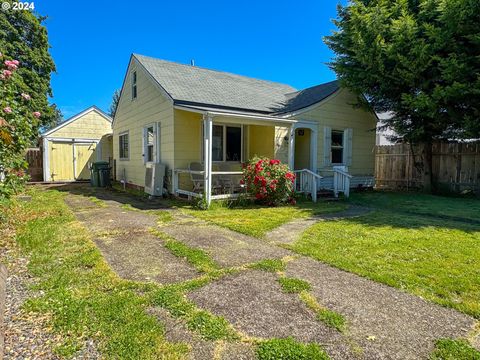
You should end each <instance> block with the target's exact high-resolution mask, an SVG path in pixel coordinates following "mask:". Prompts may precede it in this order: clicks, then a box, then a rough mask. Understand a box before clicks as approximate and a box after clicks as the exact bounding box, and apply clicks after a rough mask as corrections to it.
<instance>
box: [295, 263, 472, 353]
mask: <svg viewBox="0 0 480 360" xmlns="http://www.w3.org/2000/svg"><path fill="white" fill-rule="evenodd" d="M286 274H287V276H292V277H297V278H301V279H303V280H306V281H308V282H309V283H310V284H311V285H312V294H313V295H314V296H315V297H316V298H317V300H318V301H319V302H320V303H321V304H323V305H324V306H327V307H328V308H329V309H331V310H335V311H337V312H339V313H341V314H342V315H344V316H345V317H346V319H347V322H348V329H349V336H351V337H352V338H353V339H354V341H355V342H356V343H358V344H359V345H360V346H361V347H362V348H363V349H364V356H365V358H366V359H424V358H428V355H429V353H430V352H431V351H432V350H433V348H434V342H435V340H436V339H439V338H457V337H463V336H466V335H467V334H468V332H469V331H470V330H471V328H472V326H473V325H474V323H475V321H474V319H473V318H471V317H469V316H467V315H464V314H461V313H459V312H457V311H455V310H453V309H448V308H444V307H441V306H438V305H435V304H432V303H430V302H427V301H425V300H423V299H421V298H419V297H417V296H414V295H410V294H407V293H404V292H402V291H399V290H397V289H395V288H392V287H389V286H386V285H383V284H379V283H376V282H374V281H371V280H368V279H366V278H363V277H360V276H358V275H355V274H352V273H348V272H345V271H342V270H339V269H337V268H334V267H331V266H328V265H325V264H323V263H320V262H318V261H315V260H313V259H309V258H306V257H302V258H300V259H297V260H294V261H292V262H289V263H288V265H287V269H286Z"/></svg>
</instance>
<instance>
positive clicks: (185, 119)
mask: <svg viewBox="0 0 480 360" xmlns="http://www.w3.org/2000/svg"><path fill="white" fill-rule="evenodd" d="M175 111H176V116H175V121H176V123H175V144H176V145H175V167H174V169H173V173H172V192H173V194H174V195H175V196H187V197H188V198H204V200H205V202H206V204H207V205H210V203H211V202H212V201H213V200H218V199H232V198H237V197H239V196H240V195H241V194H244V193H245V192H246V189H245V187H244V186H243V185H242V184H241V179H242V163H245V162H247V161H248V160H249V159H251V158H253V157H255V156H259V157H268V158H275V159H279V160H280V161H282V163H287V164H288V165H289V167H290V169H292V170H294V171H295V173H296V176H297V178H296V191H297V192H302V193H305V194H308V195H309V196H311V198H312V200H313V201H316V200H317V189H318V188H319V186H320V184H321V180H322V179H323V177H322V176H320V175H319V174H318V173H317V158H318V147H317V139H318V128H317V127H318V125H317V123H315V122H313V121H312V122H307V121H298V120H296V119H292V118H282V117H275V116H263V115H250V114H244V113H225V112H219V111H212V110H208V111H207V110H200V109H192V108H186V107H176V110H175ZM299 132H300V133H302V134H303V135H305V134H308V136H302V137H301V138H299V137H298V133H299ZM177 138H178V141H177ZM296 139H297V141H296ZM347 175H348V174H347ZM341 176H342V180H343V181H344V182H346V181H348V180H344V176H343V175H341ZM344 185H346V184H343V185H342V186H344Z"/></svg>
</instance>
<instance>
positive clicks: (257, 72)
mask: <svg viewBox="0 0 480 360" xmlns="http://www.w3.org/2000/svg"><path fill="white" fill-rule="evenodd" d="M336 5H337V2H336V1H318V0H301V1H298V0H297V1H283V0H276V1H269V0H268V1H262V0H256V1H251V0H241V1H226V0H224V1H200V0H197V1H174V0H170V1H155V0H153V1H149V2H144V1H142V2H140V1H65V0H63V1H59V0H37V1H35V6H36V10H37V12H38V13H39V14H41V15H46V16H48V19H47V20H46V23H45V24H46V26H47V30H48V33H49V39H50V43H51V46H52V49H51V54H52V56H53V59H54V61H55V63H56V65H57V74H54V75H53V78H52V88H53V92H54V97H53V99H52V102H55V103H56V104H58V106H59V107H60V109H61V110H62V112H63V114H64V117H65V118H68V117H70V116H72V115H74V114H76V113H78V112H80V111H81V110H83V109H85V108H86V107H88V106H90V105H97V106H99V107H100V108H102V109H104V110H107V109H108V107H109V105H110V102H111V97H112V93H113V91H114V90H115V89H117V88H120V87H121V85H122V81H123V77H124V73H125V71H126V66H127V63H128V60H129V57H130V54H131V53H139V54H143V55H148V56H153V57H158V58H161V59H165V60H170V61H176V62H180V63H190V60H191V59H195V64H196V65H198V66H202V67H206V68H210V69H217V70H223V71H229V72H233V73H237V74H241V75H246V76H251V77H255V78H260V79H265V80H272V81H278V82H282V83H286V84H290V85H292V86H294V87H296V88H299V89H301V88H305V87H308V86H312V85H316V84H319V83H322V82H326V81H330V80H333V79H334V78H335V74H334V73H333V72H332V71H330V69H328V67H327V66H326V65H325V63H326V62H328V61H329V60H330V58H331V57H332V53H331V52H330V50H329V49H328V48H327V47H326V46H325V45H324V44H323V42H322V37H323V36H325V35H328V34H330V33H331V31H332V30H333V29H334V25H333V24H332V22H331V19H332V18H334V17H335V15H336Z"/></svg>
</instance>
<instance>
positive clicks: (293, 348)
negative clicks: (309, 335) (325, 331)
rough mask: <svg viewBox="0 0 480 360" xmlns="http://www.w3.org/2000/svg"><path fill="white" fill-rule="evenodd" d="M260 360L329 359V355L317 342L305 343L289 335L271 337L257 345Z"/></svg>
mask: <svg viewBox="0 0 480 360" xmlns="http://www.w3.org/2000/svg"><path fill="white" fill-rule="evenodd" d="M257 357H258V359H259V360H278V359H288V360H328V359H329V357H328V355H327V354H326V353H325V352H324V351H323V350H322V349H321V348H320V346H319V345H317V344H313V343H312V344H303V343H300V342H298V341H296V340H295V339H293V338H291V337H289V338H286V339H270V340H265V341H263V342H261V343H260V344H259V345H258V347H257Z"/></svg>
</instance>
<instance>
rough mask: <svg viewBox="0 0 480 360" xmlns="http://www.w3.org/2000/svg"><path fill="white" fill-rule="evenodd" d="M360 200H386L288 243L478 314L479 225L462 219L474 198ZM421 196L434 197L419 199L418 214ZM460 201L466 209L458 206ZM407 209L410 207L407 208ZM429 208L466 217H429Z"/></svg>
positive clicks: (371, 200) (377, 198) (374, 200)
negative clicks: (373, 208) (374, 208)
mask: <svg viewBox="0 0 480 360" xmlns="http://www.w3.org/2000/svg"><path fill="white" fill-rule="evenodd" d="M383 195H384V196H386V199H383V198H382V196H383ZM360 199H363V201H364V204H369V205H375V206H383V205H382V204H388V205H385V208H381V210H379V211H376V212H374V213H372V214H369V215H365V216H362V217H359V218H353V219H344V220H340V221H332V222H327V223H325V222H324V223H318V224H316V225H314V226H312V227H311V228H310V229H308V230H307V231H306V232H305V233H304V234H303V236H302V237H301V238H300V239H299V240H298V241H297V242H296V243H294V244H293V245H292V246H291V248H292V249H293V250H294V251H296V252H298V253H300V254H304V255H308V256H311V257H313V258H315V259H318V260H321V261H323V262H326V263H329V264H332V265H334V266H336V267H339V268H341V269H344V270H347V271H350V272H354V273H357V274H360V275H362V276H365V277H368V278H371V279H373V280H375V281H379V282H382V283H385V284H387V285H390V286H394V287H397V288H400V289H404V290H406V291H409V292H411V293H413V294H416V295H419V296H421V297H423V298H426V299H428V300H431V301H434V302H436V303H438V304H441V305H444V306H447V307H451V308H454V309H457V310H459V311H462V312H464V313H466V314H469V315H472V316H474V317H475V318H477V319H480V262H479V261H478V259H480V226H479V225H476V224H473V223H469V222H468V220H469V219H470V217H471V214H470V213H469V211H468V209H469V208H470V205H472V204H474V205H472V206H471V207H472V209H473V210H472V211H473V212H475V211H477V210H475V209H477V208H478V204H477V203H475V200H470V199H467V200H465V199H455V198H438V199H437V198H436V197H429V196H423V195H422V196H419V195H417V194H415V195H411V194H404V195H399V194H376V193H373V194H358V195H355V197H354V200H355V201H359V200H360ZM392 199H394V200H395V201H394V204H390V202H391V201H392ZM426 199H432V201H433V202H434V205H432V204H427V205H426V206H427V207H428V208H429V209H431V211H432V213H428V214H429V215H426V216H422V215H418V213H420V212H421V211H426V210H422V209H423V208H422V207H423V205H424V204H425V201H426ZM463 201H466V205H464V206H465V207H467V206H469V208H466V209H464V208H463V206H462V202H463ZM478 203H480V202H478ZM377 204H379V205H377ZM408 204H411V205H412V206H411V207H410V206H408ZM436 206H442V208H441V209H436ZM448 209H450V210H448ZM410 210H412V211H415V212H417V214H415V215H413V214H409V213H407V211H410ZM431 214H433V216H432V215H431ZM435 214H437V215H438V214H440V215H448V216H450V217H455V218H458V217H461V218H463V219H465V221H457V220H455V221H454V220H447V219H445V218H443V217H442V218H440V219H435V218H434V216H435ZM464 216H466V217H464Z"/></svg>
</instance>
